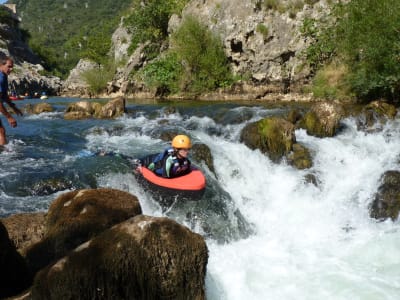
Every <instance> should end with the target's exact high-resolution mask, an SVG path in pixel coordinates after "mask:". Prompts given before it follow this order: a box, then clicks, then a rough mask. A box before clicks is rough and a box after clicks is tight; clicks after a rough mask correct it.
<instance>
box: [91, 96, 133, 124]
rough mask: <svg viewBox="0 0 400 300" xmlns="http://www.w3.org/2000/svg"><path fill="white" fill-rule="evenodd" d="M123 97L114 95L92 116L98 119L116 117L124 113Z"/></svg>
mask: <svg viewBox="0 0 400 300" xmlns="http://www.w3.org/2000/svg"><path fill="white" fill-rule="evenodd" d="M125 111H126V109H125V98H124V97H116V98H114V99H112V100H110V101H108V102H107V103H106V104H105V105H104V106H103V107H102V108H101V110H99V111H95V114H94V116H95V117H97V118H100V119H111V118H118V117H120V116H122V115H123V114H124V113H125Z"/></svg>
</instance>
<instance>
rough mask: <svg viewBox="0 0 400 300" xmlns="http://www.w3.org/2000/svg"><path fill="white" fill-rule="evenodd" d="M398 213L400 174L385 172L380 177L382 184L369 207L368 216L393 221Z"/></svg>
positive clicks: (399, 208) (397, 172)
mask: <svg viewBox="0 0 400 300" xmlns="http://www.w3.org/2000/svg"><path fill="white" fill-rule="evenodd" d="M399 211H400V172H399V171H387V172H385V173H384V174H383V176H382V184H381V185H380V186H379V188H378V192H377V193H376V195H375V199H374V201H373V202H372V203H371V206H370V216H371V217H372V218H375V219H379V220H382V219H383V220H384V219H388V218H391V219H392V220H393V221H394V220H396V219H397V218H398V217H399Z"/></svg>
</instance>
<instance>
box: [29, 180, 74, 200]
mask: <svg viewBox="0 0 400 300" xmlns="http://www.w3.org/2000/svg"><path fill="white" fill-rule="evenodd" d="M72 187H73V184H72V182H71V181H70V180H66V179H58V178H54V179H47V180H41V181H39V182H36V183H35V184H34V186H33V187H32V191H31V192H32V194H33V195H39V196H44V195H50V194H54V193H56V192H59V191H65V190H68V189H71V188H72Z"/></svg>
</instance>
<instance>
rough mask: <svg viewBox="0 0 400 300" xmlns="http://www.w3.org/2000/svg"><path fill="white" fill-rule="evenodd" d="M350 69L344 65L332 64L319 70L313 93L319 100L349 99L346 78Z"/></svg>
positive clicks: (315, 78)
mask: <svg viewBox="0 0 400 300" xmlns="http://www.w3.org/2000/svg"><path fill="white" fill-rule="evenodd" d="M347 74H348V69H347V68H346V66H345V65H343V64H337V63H331V64H329V65H327V66H325V67H324V68H322V69H320V70H318V72H317V74H316V75H315V77H314V80H313V87H312V92H313V94H314V96H315V97H317V98H324V99H330V100H334V99H340V100H347V99H349V97H350V95H351V93H350V91H349V86H348V83H347V82H346V76H347Z"/></svg>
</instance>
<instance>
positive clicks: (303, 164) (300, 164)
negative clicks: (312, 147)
mask: <svg viewBox="0 0 400 300" xmlns="http://www.w3.org/2000/svg"><path fill="white" fill-rule="evenodd" d="M288 161H289V163H290V164H291V165H292V166H294V167H296V168H297V169H300V170H302V169H309V168H311V167H312V158H311V154H310V151H309V150H308V149H307V148H306V147H304V146H303V145H300V144H298V143H295V144H293V151H292V152H291V153H290V154H289V155H288Z"/></svg>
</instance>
